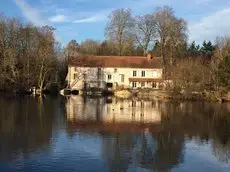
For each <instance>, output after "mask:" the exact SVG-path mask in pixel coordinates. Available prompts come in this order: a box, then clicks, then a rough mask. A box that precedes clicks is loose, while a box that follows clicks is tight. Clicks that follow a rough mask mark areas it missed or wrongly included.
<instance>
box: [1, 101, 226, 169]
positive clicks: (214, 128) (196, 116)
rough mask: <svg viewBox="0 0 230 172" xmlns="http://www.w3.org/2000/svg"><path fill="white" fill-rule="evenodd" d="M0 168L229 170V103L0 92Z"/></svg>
mask: <svg viewBox="0 0 230 172" xmlns="http://www.w3.org/2000/svg"><path fill="white" fill-rule="evenodd" d="M0 171H1V172H5V171H6V172H8V171H23V172H27V171H35V172H41V171H55V172H56V171H57V172H59V171H60V172H64V171H67V172H68V171H69V172H73V171H98V172H100V171H101V172H103V171H118V172H123V171H130V172H133V171H134V172H139V171H140V172H142V171H143V172H145V171H174V172H181V171H191V172H194V171H210V172H213V171H226V172H227V171H230V104H215V103H214V104H211V103H202V102H185V103H181V102H162V101H148V100H142V101H140V100H117V99H107V100H105V99H90V98H81V97H68V98H65V97H57V98H51V97H46V98H44V99H39V98H33V97H24V98H0Z"/></svg>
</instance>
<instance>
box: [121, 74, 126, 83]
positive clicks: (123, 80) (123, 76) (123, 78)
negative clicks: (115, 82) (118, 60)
mask: <svg viewBox="0 0 230 172" xmlns="http://www.w3.org/2000/svg"><path fill="white" fill-rule="evenodd" d="M120 79H121V82H125V75H124V74H120Z"/></svg>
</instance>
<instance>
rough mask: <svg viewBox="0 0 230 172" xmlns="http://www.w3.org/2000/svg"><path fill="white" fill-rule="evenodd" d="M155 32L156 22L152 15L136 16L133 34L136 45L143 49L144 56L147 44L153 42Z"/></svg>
mask: <svg viewBox="0 0 230 172" xmlns="http://www.w3.org/2000/svg"><path fill="white" fill-rule="evenodd" d="M155 32H156V21H155V18H154V16H153V15H152V14H146V15H143V16H137V17H136V18H135V34H136V40H137V42H138V44H139V45H140V46H141V47H142V48H143V50H144V55H146V54H147V51H148V48H149V44H150V43H151V41H154V36H155Z"/></svg>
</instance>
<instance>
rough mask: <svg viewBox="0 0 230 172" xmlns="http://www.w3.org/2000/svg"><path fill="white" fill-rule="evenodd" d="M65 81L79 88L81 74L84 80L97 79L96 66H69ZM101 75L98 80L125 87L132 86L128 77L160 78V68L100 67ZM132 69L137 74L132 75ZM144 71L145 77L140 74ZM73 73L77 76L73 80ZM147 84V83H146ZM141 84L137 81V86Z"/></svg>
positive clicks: (82, 85) (80, 87)
mask: <svg viewBox="0 0 230 172" xmlns="http://www.w3.org/2000/svg"><path fill="white" fill-rule="evenodd" d="M68 69H69V70H68V75H67V78H66V79H67V81H68V84H69V85H72V84H73V83H74V85H73V87H72V88H73V89H78V90H81V89H83V87H84V82H83V74H84V73H85V74H86V78H85V79H86V82H89V81H97V80H98V75H97V74H98V68H85V67H69V68H68ZM101 70H102V75H101V76H100V78H99V80H101V81H104V83H107V82H109V83H113V84H115V83H117V84H118V85H119V86H120V85H123V86H124V87H126V88H129V87H132V85H131V83H130V82H129V78H152V79H162V69H142V68H102V69H101ZM133 71H137V76H135V77H134V76H133ZM142 71H145V77H142V76H141V72H142ZM74 75H76V76H77V79H76V81H77V82H75V80H74ZM108 75H111V79H110V80H109V79H108ZM121 75H124V82H122V81H121ZM146 85H147V83H146ZM140 86H141V85H140V84H139V83H137V87H140Z"/></svg>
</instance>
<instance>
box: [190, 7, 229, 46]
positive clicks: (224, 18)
mask: <svg viewBox="0 0 230 172" xmlns="http://www.w3.org/2000/svg"><path fill="white" fill-rule="evenodd" d="M228 16H230V8H226V9H222V10H219V11H216V12H215V13H214V14H212V15H209V16H206V17H203V18H202V19H201V20H200V21H199V22H196V23H191V24H189V33H190V40H191V41H192V40H197V41H198V42H200V43H201V42H202V41H203V40H211V41H214V40H215V39H216V37H217V36H224V35H229V34H230V18H229V17H228Z"/></svg>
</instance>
